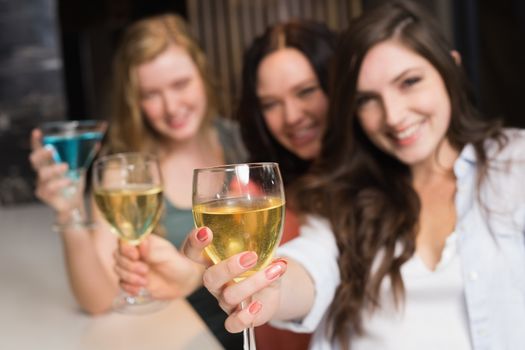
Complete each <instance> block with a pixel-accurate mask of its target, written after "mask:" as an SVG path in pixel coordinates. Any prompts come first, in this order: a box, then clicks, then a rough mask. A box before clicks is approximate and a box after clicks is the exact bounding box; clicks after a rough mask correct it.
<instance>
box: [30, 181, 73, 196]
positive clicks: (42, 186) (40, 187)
mask: <svg viewBox="0 0 525 350" xmlns="http://www.w3.org/2000/svg"><path fill="white" fill-rule="evenodd" d="M70 184H71V180H70V179H68V178H66V177H64V178H59V179H56V180H50V181H47V182H42V181H39V183H38V184H37V187H36V189H35V195H36V196H37V198H40V199H44V198H53V197H55V196H57V195H59V193H60V191H62V190H63V189H64V188H66V187H67V186H69V185H70Z"/></svg>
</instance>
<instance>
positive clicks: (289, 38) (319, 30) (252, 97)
mask: <svg viewBox="0 0 525 350" xmlns="http://www.w3.org/2000/svg"><path fill="white" fill-rule="evenodd" d="M335 44H336V34H335V33H334V32H333V31H331V30H330V29H329V28H328V27H327V26H326V25H324V24H322V23H318V22H314V21H308V20H302V21H297V20H295V21H290V22H285V23H279V24H275V25H273V26H271V27H268V28H267V29H266V31H265V32H264V33H263V34H261V35H260V36H259V37H257V38H255V39H254V41H253V42H252V44H251V45H250V47H249V48H248V49H247V50H246V51H245V53H244V60H243V69H242V77H241V83H242V86H241V89H240V90H241V96H240V101H239V105H238V108H237V111H236V117H237V120H238V121H239V125H240V128H241V134H242V138H243V141H244V144H245V146H246V148H247V149H248V151H249V153H250V161H252V162H261V161H273V162H277V163H279V168H280V169H281V173H282V175H283V179H284V182H285V184H286V185H289V184H290V183H292V182H293V181H294V180H295V179H297V178H298V177H299V176H301V175H303V174H304V173H306V171H307V170H308V168H309V167H310V165H311V163H312V162H311V160H304V159H301V158H299V157H298V156H296V155H295V154H293V153H292V152H290V151H288V150H287V149H286V148H284V147H283V146H282V145H281V144H280V143H279V142H278V141H277V140H276V139H275V138H274V137H273V136H272V133H271V132H270V131H269V129H268V127H267V126H266V122H265V121H264V116H263V112H262V108H261V104H260V102H259V98H258V97H257V71H258V70H259V66H260V64H261V62H262V61H263V59H264V58H265V57H266V56H268V55H270V54H271V53H273V52H275V51H277V50H280V49H283V48H294V49H297V50H299V51H300V52H301V53H302V54H303V55H304V56H305V57H306V59H307V60H308V62H309V63H310V65H311V66H312V69H313V71H314V73H315V75H316V77H317V80H318V81H319V85H320V87H321V89H322V90H323V91H324V92H325V93H327V91H328V70H329V69H328V68H329V62H330V60H331V59H332V57H333V54H334V51H335Z"/></svg>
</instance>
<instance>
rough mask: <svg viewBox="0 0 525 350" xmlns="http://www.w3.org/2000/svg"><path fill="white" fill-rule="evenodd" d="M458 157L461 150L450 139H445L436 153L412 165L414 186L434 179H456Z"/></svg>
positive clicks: (422, 184) (423, 184)
mask: <svg viewBox="0 0 525 350" xmlns="http://www.w3.org/2000/svg"><path fill="white" fill-rule="evenodd" d="M458 157H459V152H458V151H457V150H456V149H454V148H453V147H452V145H451V144H450V142H449V141H448V140H444V141H443V142H442V143H441V144H440V145H439V146H438V149H437V150H436V153H434V155H432V156H431V157H429V158H428V159H426V160H425V161H423V162H421V163H417V164H414V165H412V166H411V173H412V179H413V180H412V183H413V185H414V187H420V186H425V184H428V183H432V182H434V180H442V179H449V180H450V179H455V175H454V163H455V162H456V159H458Z"/></svg>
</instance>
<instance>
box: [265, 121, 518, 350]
mask: <svg viewBox="0 0 525 350" xmlns="http://www.w3.org/2000/svg"><path fill="white" fill-rule="evenodd" d="M506 134H507V136H508V137H509V142H508V144H507V146H506V147H505V148H504V149H503V150H502V151H501V152H499V153H496V152H495V150H496V147H495V144H493V143H488V144H487V145H486V147H487V151H488V155H489V157H490V158H491V161H490V164H491V170H490V171H489V175H488V181H485V183H484V185H483V187H482V189H481V191H480V192H478V191H477V187H476V181H477V172H476V169H477V168H476V157H475V152H474V149H473V147H472V146H471V145H467V146H466V147H465V149H464V150H463V151H462V152H461V155H460V157H459V158H458V160H457V161H456V163H455V165H454V172H455V175H456V178H457V192H456V200H455V201H456V210H457V218H458V220H457V223H456V228H455V232H456V235H457V236H456V237H455V238H454V236H452V240H453V241H454V240H455V242H451V241H450V240H449V241H448V242H447V245H451V244H454V245H456V246H457V247H456V248H455V249H453V250H456V251H457V252H458V255H457V257H459V259H457V260H456V262H454V257H452V259H450V261H448V262H447V260H449V259H448V258H447V257H446V255H447V254H446V252H444V256H443V258H442V262H441V263H440V265H441V266H440V268H441V269H444V270H445V271H446V273H447V274H449V276H448V277H447V276H445V281H448V287H449V290H448V293H449V296H448V299H447V296H446V295H447V292H443V291H440V290H439V287H440V286H441V285H440V284H439V283H438V284H436V282H437V279H435V278H439V276H437V277H436V275H438V274H435V275H434V276H432V278H429V279H426V280H424V279H421V280H420V281H418V279H417V278H416V277H417V273H418V270H419V272H424V270H422V269H421V266H419V268H418V266H417V265H418V263H421V261H419V262H418V260H419V259H418V258H417V256H414V257H413V258H412V260H411V262H407V264H405V265H406V266H404V267H403V268H402V277H403V282H404V284H405V286H407V291H408V293H407V298H406V303H407V304H406V309H405V310H404V311H403V314H401V313H400V312H390V311H389V307H388V305H387V304H386V305H385V306H384V307H383V308H384V309H382V310H380V311H379V313H376V314H373V315H371V317H367V318H365V319H364V324H363V325H364V327H365V329H366V330H368V333H367V334H368V336H367V335H365V337H362V338H357V337H353V339H351V341H352V346H356V347H357V346H361V349H367V350H375V349H399V350H401V349H403V350H405V349H407V347H406V346H407V344H405V341H406V339H407V337H408V336H409V335H410V336H411V338H410V341H411V342H412V345H410V346H413V348H418V349H430V348H431V347H429V346H433V344H441V345H440V346H439V347H435V348H436V349H451V348H454V349H456V347H455V346H453V347H451V345H450V343H447V344H444V345H443V344H442V343H441V342H443V341H446V340H447V339H446V338H447V337H449V335H450V334H452V333H454V332H455V334H456V335H454V339H456V340H455V341H457V342H458V343H457V344H459V343H461V342H462V343H463V344H464V345H461V346H462V347H465V346H466V347H467V348H468V345H466V343H467V341H466V339H465V337H464V335H465V331H464V330H465V327H467V329H468V333H467V334H468V335H469V336H470V339H471V347H472V349H475V350H492V349H493V350H500V349H501V350H506V349H509V350H512V349H525V131H523V130H507V131H506ZM478 195H479V196H481V200H482V202H481V203H482V204H480V203H479V202H478ZM487 208H488V211H489V213H490V214H489V215H488V216H487V215H486V214H487ZM487 218H488V220H487ZM447 249H448V248H447ZM278 255H280V256H287V257H290V258H292V259H294V260H296V261H298V262H299V263H301V264H302V265H303V266H304V267H305V269H306V270H307V271H308V273H309V274H310V275H311V277H312V279H313V281H314V284H315V288H316V296H315V301H314V304H313V306H312V308H311V309H310V312H309V313H308V314H307V315H306V316H305V318H304V319H303V320H300V321H298V322H286V323H283V322H275V324H276V325H277V326H283V327H286V328H288V329H292V330H295V331H299V332H311V331H315V334H314V337H313V340H312V343H311V349H315V350H328V349H330V350H331V349H337V348H338V347H337V344H332V343H331V341H330V340H329V339H327V338H326V336H325V325H324V322H325V319H324V318H325V316H326V310H327V309H328V307H329V305H330V303H331V301H332V299H333V296H334V293H335V290H336V288H337V286H338V285H339V283H340V280H339V270H338V268H337V258H338V251H337V246H336V243H335V239H334V237H333V235H332V232H331V230H330V225H329V224H328V222H327V221H326V220H324V219H321V218H315V217H311V218H309V220H308V221H307V225H306V226H304V227H302V228H301V233H300V237H299V238H297V239H295V240H293V241H291V242H289V243H287V244H285V245H283V246H282V247H280V248H279V250H278ZM452 255H455V254H452ZM454 265H456V267H454ZM447 266H448V267H447ZM423 267H424V266H423ZM458 267H459V269H460V276H458V274H457V268H458ZM427 272H428V271H427ZM436 272H439V271H436ZM454 284H456V288H454ZM418 288H419V289H420V292H417V293H416V291H418ZM432 290H434V292H435V293H434V294H430V293H431V291H432ZM412 291H413V292H414V293H412ZM420 293H421V294H420ZM461 293H464V295H465V299H464V301H465V302H464V304H463V303H462V302H461V297H460V296H461ZM418 296H419V301H418V300H417V297H418ZM386 299H387V297H386V296H384V295H382V301H384V300H386ZM458 299H459V300H458ZM440 304H441V305H440ZM414 307H415V308H416V309H414V310H415V311H414V310H412V308H414ZM465 307H466V312H465ZM425 308H426V309H427V310H434V312H435V310H442V311H443V313H444V314H445V313H446V315H448V316H444V317H439V316H438V317H436V318H435V319H434V320H431V318H430V317H428V318H426V321H424V323H423V321H422V322H420V323H418V324H410V323H413V322H414V321H413V320H417V319H421V313H420V312H418V311H417V309H419V310H422V309H425ZM429 312H432V311H429ZM418 314H419V316H418ZM445 317H446V318H447V319H448V321H447V322H446V324H443V322H442V321H443V318H445ZM272 323H273V322H272ZM437 324H440V325H441V326H440V327H439V328H438V327H437V326H436V325H437ZM399 329H401V331H396V330H399ZM403 330H404V331H403ZM421 330H424V332H425V333H419V332H420V331H421ZM376 332H379V333H376ZM420 335H421V336H420ZM371 336H374V337H379V338H381V339H377V340H375V342H374V343H372V342H368V341H371V339H372V338H371ZM367 337H368V338H367ZM396 337H397V339H393V338H396ZM387 338H388V341H386V340H385V339H387ZM461 339H463V341H462V340H461ZM467 339H468V338H467ZM360 344H361V345H360ZM394 346H395V347H394ZM353 349H355V347H354V348H353Z"/></svg>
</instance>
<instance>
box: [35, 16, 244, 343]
mask: <svg viewBox="0 0 525 350" xmlns="http://www.w3.org/2000/svg"><path fill="white" fill-rule="evenodd" d="M213 89H214V87H213V86H212V84H211V78H210V73H209V70H208V67H207V64H206V59H205V57H204V54H203V52H202V51H201V49H200V48H199V47H198V45H197V44H196V43H195V41H194V40H193V39H192V38H191V36H190V35H189V32H188V30H187V28H186V25H185V23H184V21H183V20H182V19H181V18H180V17H178V16H176V15H169V14H166V15H159V16H156V17H151V18H146V19H143V20H140V21H138V22H136V23H135V24H133V25H131V26H130V27H129V28H128V29H127V31H126V32H125V34H124V36H123V38H122V41H121V43H120V46H119V48H118V51H117V53H116V57H115V61H114V90H113V100H112V107H113V110H112V114H111V120H110V125H109V131H108V135H107V140H106V144H105V145H104V149H103V152H104V153H115V152H130V151H141V152H152V153H155V154H157V155H158V157H159V161H160V167H161V172H162V175H163V178H164V195H165V208H166V209H165V210H166V212H165V215H164V218H163V222H162V226H163V230H162V231H165V233H166V238H167V239H168V240H169V241H170V242H171V244H173V245H175V246H176V247H180V245H181V244H182V241H183V240H184V238H185V237H186V234H187V233H188V232H189V231H190V230H191V228H193V216H192V213H191V181H192V172H193V169H194V168H198V167H207V166H214V165H220V164H224V163H233V162H239V161H242V160H244V159H245V155H244V152H243V146H242V143H241V142H240V135H239V133H238V131H237V129H236V128H235V127H236V126H235V125H233V124H232V123H231V122H228V121H226V120H224V119H218V118H214V117H215V116H216V115H217V105H216V102H215V101H216V98H215V96H214V93H213ZM32 141H33V145H34V151H33V153H32V155H31V162H32V164H33V166H34V167H35V169H36V170H37V172H38V183H37V190H36V193H37V196H38V197H39V198H40V199H41V200H43V201H44V202H45V203H47V204H48V205H50V206H51V207H53V208H55V210H56V216H57V223H58V224H61V223H64V222H67V220H68V217H67V216H68V213H69V212H68V211H67V210H62V207H61V206H60V205H58V203H59V201H60V197H61V196H60V189H61V188H62V187H63V186H64V179H63V178H62V177H60V176H59V175H63V174H64V172H65V166H64V164H58V165H48V164H49V163H48V162H46V160H49V159H51V158H50V157H51V155H50V153H49V151H47V150H45V149H43V148H42V147H41V133H40V132H39V131H38V130H36V131H35V132H34V133H33V140H32ZM92 212H93V217H94V220H95V221H96V222H97V228H96V229H93V230H87V229H83V230H78V229H77V230H75V229H73V228H67V229H64V230H63V231H62V232H61V237H62V239H63V241H64V246H65V254H66V263H67V267H68V273H69V279H70V282H71V285H72V288H73V292H74V294H75V297H76V298H77V301H78V302H79V304H80V305H81V306H82V308H84V309H85V310H86V311H87V312H89V313H91V314H98V313H102V312H106V311H108V310H110V309H111V305H112V300H113V298H114V297H115V296H116V294H117V292H118V276H117V274H116V273H115V271H114V258H113V252H114V251H115V250H116V249H117V246H118V240H117V239H116V237H115V236H114V235H113V234H112V233H110V231H109V226H108V224H107V223H105V221H104V220H103V219H102V216H101V213H100V212H99V211H98V210H97V208H96V206H93V208H92ZM171 244H170V247H169V249H171V250H173V251H175V249H174V248H173V246H171ZM181 266H184V267H186V268H187V271H188V274H186V275H184V276H180V277H181V278H183V279H184V280H185V284H184V286H185V288H183V289H180V290H179V291H178V295H179V296H188V295H189V294H190V293H191V292H193V291H194V290H195V289H196V287H197V286H199V285H200V280H199V278H198V277H195V276H199V275H200V272H201V268H200V267H199V266H197V265H195V264H193V263H192V262H190V261H189V260H187V259H181V260H180V261H179V267H181ZM188 299H189V301H190V303H191V304H192V305H193V307H194V308H195V309H196V311H197V312H198V313H199V314H200V315H201V316H202V317H203V319H204V321H205V322H207V324H208V326H209V327H210V328H211V329H212V331H213V332H214V334H215V335H216V336H217V337H218V338H219V340H220V341H221V342H222V344H223V345H224V346H225V347H227V348H236V347H240V346H241V344H242V340H241V337H238V336H234V337H232V336H231V335H229V334H227V333H226V332H225V331H224V328H223V326H222V322H223V320H224V313H223V312H222V310H220V309H219V308H218V307H217V306H216V302H215V300H214V299H213V298H211V297H210V296H209V294H208V293H207V292H206V291H205V290H204V289H200V290H197V292H195V293H193V294H192V295H190V296H189V297H188Z"/></svg>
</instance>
